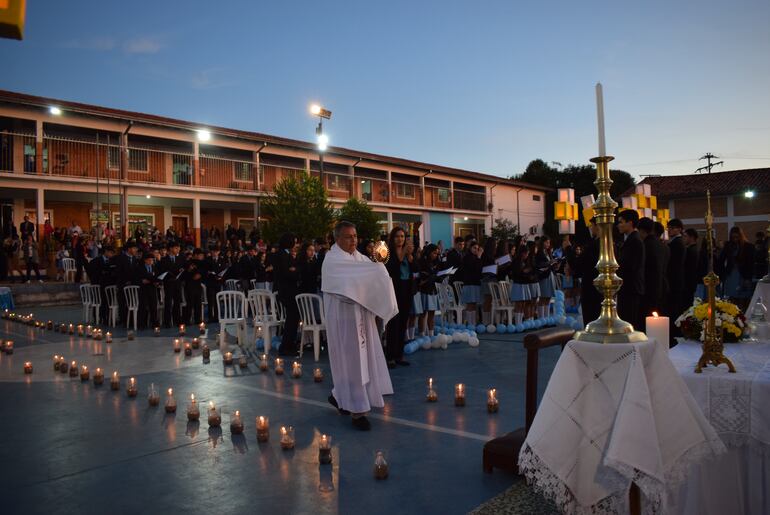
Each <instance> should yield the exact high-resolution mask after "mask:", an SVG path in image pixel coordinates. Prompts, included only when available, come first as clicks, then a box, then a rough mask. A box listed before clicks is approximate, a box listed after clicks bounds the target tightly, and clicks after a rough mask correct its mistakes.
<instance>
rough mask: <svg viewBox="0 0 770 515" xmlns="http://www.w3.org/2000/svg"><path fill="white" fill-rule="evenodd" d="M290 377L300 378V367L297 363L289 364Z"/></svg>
mask: <svg viewBox="0 0 770 515" xmlns="http://www.w3.org/2000/svg"><path fill="white" fill-rule="evenodd" d="M291 377H293V378H294V379H297V378H299V377H302V365H301V364H300V363H299V362H298V361H295V362H294V363H292V364H291Z"/></svg>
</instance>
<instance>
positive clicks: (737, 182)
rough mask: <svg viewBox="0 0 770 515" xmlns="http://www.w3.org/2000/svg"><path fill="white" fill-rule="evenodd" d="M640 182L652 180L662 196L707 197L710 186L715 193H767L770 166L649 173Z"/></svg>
mask: <svg viewBox="0 0 770 515" xmlns="http://www.w3.org/2000/svg"><path fill="white" fill-rule="evenodd" d="M639 184H649V185H650V186H651V187H652V194H653V195H655V196H656V197H658V198H659V199H660V200H668V199H672V198H673V199H677V198H686V197H705V196H706V190H707V189H708V190H711V194H712V195H714V196H721V195H736V194H738V193H742V192H744V191H748V190H752V191H754V192H756V193H766V192H770V168H751V169H748V170H732V171H728V172H712V173H711V174H705V173H703V174H690V175H662V176H659V177H645V178H644V180H643V181H641V182H640V183H639ZM633 192H634V190H633V188H632V189H630V190H628V191H626V192H625V193H623V195H624V196H625V195H630V194H631V193H633Z"/></svg>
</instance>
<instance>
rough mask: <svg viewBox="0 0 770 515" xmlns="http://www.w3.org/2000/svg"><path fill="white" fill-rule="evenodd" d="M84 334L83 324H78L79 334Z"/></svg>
mask: <svg viewBox="0 0 770 515" xmlns="http://www.w3.org/2000/svg"><path fill="white" fill-rule="evenodd" d="M84 334H85V333H84V331H83V324H78V336H83V335H84Z"/></svg>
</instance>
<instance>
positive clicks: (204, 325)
mask: <svg viewBox="0 0 770 515" xmlns="http://www.w3.org/2000/svg"><path fill="white" fill-rule="evenodd" d="M198 329H199V330H200V333H201V334H206V323H205V322H201V323H200V325H199V326H198Z"/></svg>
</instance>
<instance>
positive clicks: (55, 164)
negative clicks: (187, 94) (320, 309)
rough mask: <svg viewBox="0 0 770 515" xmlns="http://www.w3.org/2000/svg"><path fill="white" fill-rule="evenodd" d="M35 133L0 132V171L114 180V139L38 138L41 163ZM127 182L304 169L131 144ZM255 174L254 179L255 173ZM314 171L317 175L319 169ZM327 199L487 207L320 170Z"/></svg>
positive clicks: (273, 176) (211, 183)
mask: <svg viewBox="0 0 770 515" xmlns="http://www.w3.org/2000/svg"><path fill="white" fill-rule="evenodd" d="M37 154H38V149H37V146H36V140H35V136H34V135H30V134H15V133H8V132H0V173H18V174H24V175H36V174H41V175H48V176H62V177H72V178H82V179H89V180H96V179H97V177H98V178H99V180H107V178H108V177H109V179H110V180H112V181H118V179H119V176H120V169H121V164H120V161H121V157H122V156H121V148H120V147H119V146H118V145H116V144H114V143H112V142H111V144H110V145H107V143H106V141H105V142H100V143H98V144H97V143H96V142H94V141H87V140H77V139H70V138H61V137H55V136H45V137H44V138H43V141H42V160H43V161H42V163H38V159H40V156H38V155H37ZM126 157H127V159H126V162H127V164H128V166H127V170H126V180H127V181H128V182H130V183H138V184H170V185H178V186H185V187H202V188H207V189H223V190H247V191H261V192H266V193H269V192H272V191H274V189H275V186H276V184H278V183H279V182H280V181H281V180H283V179H284V178H286V177H300V176H302V175H303V174H305V173H307V172H306V171H305V170H304V169H301V168H292V167H287V166H277V165H271V164H262V165H260V166H259V168H258V167H257V164H256V162H252V161H245V160H237V159H230V158H224V157H220V156H215V155H207V154H201V155H200V156H199V157H198V171H197V173H196V170H195V156H194V155H193V154H192V153H185V152H180V151H178V150H164V149H159V148H150V147H147V146H142V145H129V147H128V155H127V156H126ZM257 171H258V172H259V178H258V180H255V174H256V173H257ZM312 174H313V175H314V176H316V177H317V176H318V175H319V173H318V171H317V170H313V171H312ZM324 185H325V187H326V190H327V192H328V195H329V198H331V199H332V200H336V201H343V200H346V199H348V198H351V197H355V198H360V199H364V200H366V201H368V202H371V203H374V204H393V205H400V206H414V207H431V208H437V209H452V208H454V209H462V210H469V211H482V212H483V211H486V210H487V205H486V202H487V201H486V195H485V194H484V193H481V192H472V191H466V190H462V189H458V188H457V187H455V189H454V192H453V191H452V189H451V188H449V187H448V186H447V187H441V186H433V185H428V186H425V187H424V188H423V187H421V186H420V184H419V183H416V182H406V181H401V180H393V181H391V182H390V183H389V182H388V181H387V180H385V179H381V178H373V177H366V176H360V175H350V174H344V173H338V172H337V171H334V172H330V171H327V172H325V173H324Z"/></svg>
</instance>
